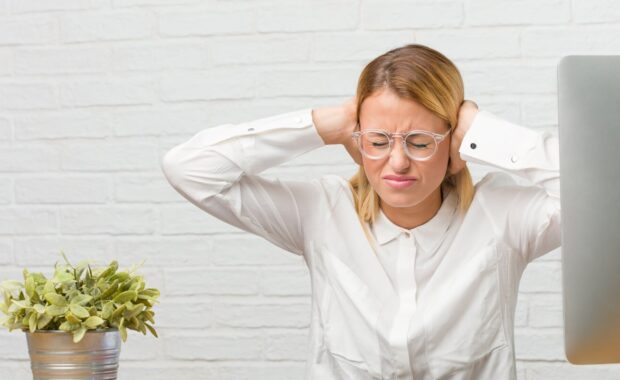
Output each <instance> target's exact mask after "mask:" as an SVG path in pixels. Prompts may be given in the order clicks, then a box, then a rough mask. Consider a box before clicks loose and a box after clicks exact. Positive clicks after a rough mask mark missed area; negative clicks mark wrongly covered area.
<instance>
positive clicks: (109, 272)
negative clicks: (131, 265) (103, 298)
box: [97, 260, 118, 278]
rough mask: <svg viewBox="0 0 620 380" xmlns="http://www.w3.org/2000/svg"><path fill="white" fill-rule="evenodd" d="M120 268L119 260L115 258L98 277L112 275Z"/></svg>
mask: <svg viewBox="0 0 620 380" xmlns="http://www.w3.org/2000/svg"><path fill="white" fill-rule="evenodd" d="M117 270H118V261H116V260H114V261H112V262H111V263H110V265H108V267H107V268H106V269H105V270H103V271H102V272H101V274H99V275H98V276H97V277H99V278H106V277H110V276H112V275H113V274H114V273H116V271H117Z"/></svg>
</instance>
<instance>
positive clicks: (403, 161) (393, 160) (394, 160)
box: [390, 140, 411, 173]
mask: <svg viewBox="0 0 620 380" xmlns="http://www.w3.org/2000/svg"><path fill="white" fill-rule="evenodd" d="M409 165H411V159H410V158H409V156H407V153H405V150H404V149H403V144H402V143H401V141H399V140H394V146H393V147H392V151H391V152H390V166H391V167H392V169H393V170H394V172H396V173H402V172H406V171H407V169H409Z"/></svg>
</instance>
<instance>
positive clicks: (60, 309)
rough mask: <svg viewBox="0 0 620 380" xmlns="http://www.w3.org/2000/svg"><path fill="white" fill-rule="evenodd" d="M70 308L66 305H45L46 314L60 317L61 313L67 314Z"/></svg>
mask: <svg viewBox="0 0 620 380" xmlns="http://www.w3.org/2000/svg"><path fill="white" fill-rule="evenodd" d="M67 310H68V308H67V307H66V306H56V305H48V306H46V307H45V314H47V315H49V316H50V317H58V316H61V315H65V313H66V312H67Z"/></svg>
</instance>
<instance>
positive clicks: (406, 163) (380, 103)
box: [360, 89, 451, 210]
mask: <svg viewBox="0 0 620 380" xmlns="http://www.w3.org/2000/svg"><path fill="white" fill-rule="evenodd" d="M360 128H361V130H362V131H364V130H366V129H382V130H385V131H387V132H402V133H405V132H408V131H411V130H414V129H418V130H419V129H421V130H425V131H430V132H435V133H441V134H444V133H446V132H447V131H448V130H449V126H448V124H447V123H446V122H445V121H444V120H442V119H441V118H439V117H438V116H436V115H434V114H433V113H432V112H431V111H429V110H428V109H426V108H425V107H423V106H422V105H420V104H419V103H417V102H415V101H413V100H409V99H402V98H399V97H398V96H397V95H395V94H394V93H393V92H392V91H390V90H389V89H383V90H380V91H378V92H376V93H374V94H373V95H371V96H370V97H368V98H366V99H365V100H364V102H363V103H362V108H361V111H360ZM450 136H451V134H448V135H447V136H446V138H445V139H444V140H443V141H442V142H440V143H439V145H438V146H437V151H436V152H435V154H434V155H433V156H432V157H431V159H429V160H427V161H416V160H412V159H410V158H409V157H408V156H407V155H406V153H405V152H404V151H403V146H402V139H401V138H400V137H394V144H393V146H392V151H391V152H390V154H388V155H387V156H386V157H384V158H382V159H379V160H372V159H369V158H367V157H365V156H362V164H363V166H364V170H365V171H366V175H367V177H368V181H369V182H370V184H371V185H372V187H373V189H374V190H375V191H376V192H377V194H378V195H379V197H380V198H381V202H382V206H383V207H385V206H386V204H387V205H388V206H391V207H392V208H413V209H414V210H415V209H418V208H420V207H419V206H418V205H419V204H421V203H422V202H423V201H424V200H425V199H427V198H428V197H429V195H431V194H432V193H433V192H435V191H441V190H440V189H439V186H440V185H441V182H442V181H443V179H444V177H445V175H446V171H447V168H448V159H449V157H450ZM390 174H392V175H402V176H405V175H406V176H413V177H415V178H417V180H416V181H414V182H413V183H412V184H411V185H410V186H408V187H406V188H401V189H399V188H395V187H392V186H390V184H389V182H388V181H387V180H386V179H385V178H384V177H385V176H387V175H390Z"/></svg>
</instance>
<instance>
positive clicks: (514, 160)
mask: <svg viewBox="0 0 620 380" xmlns="http://www.w3.org/2000/svg"><path fill="white" fill-rule="evenodd" d="M517 160H518V157H517V155H516V154H513V155H512V157H510V161H512V162H517Z"/></svg>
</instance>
